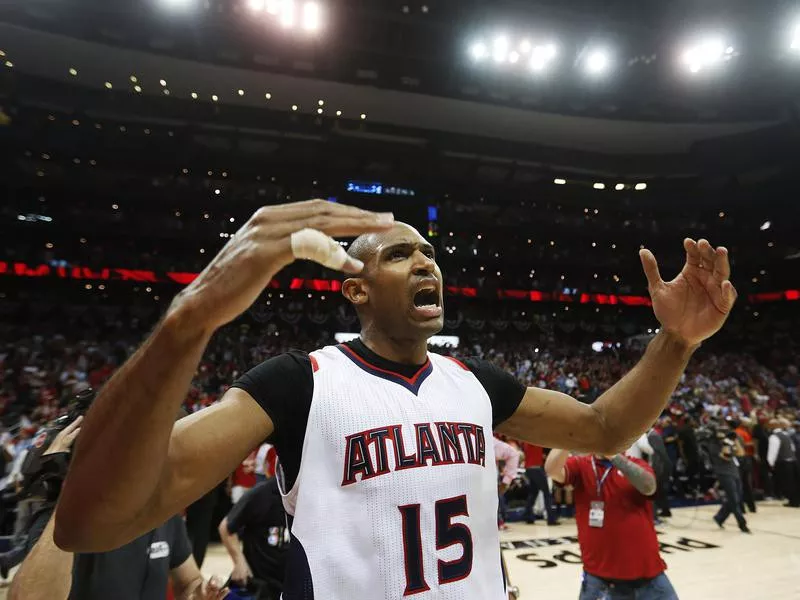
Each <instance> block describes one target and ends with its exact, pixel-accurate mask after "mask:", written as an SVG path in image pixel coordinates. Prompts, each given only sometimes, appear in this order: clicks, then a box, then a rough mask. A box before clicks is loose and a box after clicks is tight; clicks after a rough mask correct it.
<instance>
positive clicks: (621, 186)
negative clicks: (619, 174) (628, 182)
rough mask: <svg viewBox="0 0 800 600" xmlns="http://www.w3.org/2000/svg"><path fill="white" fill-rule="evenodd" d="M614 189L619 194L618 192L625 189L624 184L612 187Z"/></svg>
mask: <svg viewBox="0 0 800 600" xmlns="http://www.w3.org/2000/svg"><path fill="white" fill-rule="evenodd" d="M614 189H615V190H617V191H618V192H620V191H622V190H624V189H625V184H624V183H618V184H617V185H615V186H614Z"/></svg>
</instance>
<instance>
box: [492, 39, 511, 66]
mask: <svg viewBox="0 0 800 600" xmlns="http://www.w3.org/2000/svg"><path fill="white" fill-rule="evenodd" d="M492 58H493V59H494V61H495V62H498V63H502V62H505V61H506V60H507V59H508V38H507V37H506V36H505V35H498V36H497V37H496V38H494V42H493V43H492Z"/></svg>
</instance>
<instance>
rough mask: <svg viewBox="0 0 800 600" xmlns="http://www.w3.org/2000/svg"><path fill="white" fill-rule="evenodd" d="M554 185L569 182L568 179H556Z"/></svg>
mask: <svg viewBox="0 0 800 600" xmlns="http://www.w3.org/2000/svg"><path fill="white" fill-rule="evenodd" d="M553 183H555V184H556V185H564V184H566V183H567V180H566V179H558V178H556V179H553Z"/></svg>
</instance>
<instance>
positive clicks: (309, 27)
mask: <svg viewBox="0 0 800 600" xmlns="http://www.w3.org/2000/svg"><path fill="white" fill-rule="evenodd" d="M321 12H322V11H321V10H320V7H319V4H317V3H316V2H306V3H305V4H304V5H303V29H305V30H306V31H317V30H318V29H319V28H320V25H321V21H322V19H321Z"/></svg>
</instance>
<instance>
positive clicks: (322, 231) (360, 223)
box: [173, 200, 394, 330]
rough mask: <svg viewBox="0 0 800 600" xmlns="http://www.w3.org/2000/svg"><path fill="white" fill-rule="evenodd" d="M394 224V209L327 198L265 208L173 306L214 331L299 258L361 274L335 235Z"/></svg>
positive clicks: (360, 265) (217, 256) (352, 234)
mask: <svg viewBox="0 0 800 600" xmlns="http://www.w3.org/2000/svg"><path fill="white" fill-rule="evenodd" d="M393 224H394V217H393V215H392V214H391V213H375V212H371V211H367V210H361V209H359V208H355V207H352V206H346V205H344V204H337V203H334V202H326V201H324V200H309V201H307V202H296V203H293V204H281V205H277V206H264V207H262V208H259V209H258V210H257V211H256V212H255V214H253V216H252V217H251V218H250V219H249V220H248V221H247V223H245V224H244V225H243V226H242V227H241V229H239V231H237V232H236V234H235V235H234V236H233V238H231V240H230V241H229V242H228V243H227V244H226V245H225V246H224V247H223V248H222V250H220V251H219V253H218V254H217V255H216V256H215V257H214V258H213V259H212V261H211V262H210V263H209V265H208V266H207V267H206V268H205V269H203V272H202V273H200V275H198V276H197V278H196V279H195V280H194V281H193V282H192V283H191V284H189V285H188V286H187V287H186V288H185V289H184V290H183V291H182V292H181V293H180V294H178V296H177V297H176V299H175V302H174V303H173V308H177V307H180V306H186V307H188V308H189V312H190V313H191V314H192V315H194V317H195V320H196V321H197V322H199V323H201V324H202V325H203V326H204V328H207V329H209V330H214V329H216V328H218V327H221V326H222V325H224V324H226V323H228V322H230V321H232V320H233V319H235V318H236V317H238V316H239V315H240V314H241V313H243V312H244V311H245V310H247V308H249V307H250V305H251V304H252V303H253V302H254V301H255V300H256V298H258V296H259V294H261V291H262V290H263V289H264V287H265V286H266V285H267V284H268V283H269V282H270V280H271V279H272V277H273V276H274V275H275V274H276V273H277V272H278V271H280V270H281V269H282V268H284V267H285V266H286V265H288V264H290V263H291V262H293V261H294V260H296V259H297V258H306V259H310V260H315V261H316V262H319V263H321V264H324V265H325V266H328V267H331V268H336V269H339V270H341V271H344V272H346V273H354V274H355V273H359V272H360V271H361V269H362V268H363V267H364V265H363V264H362V263H361V262H360V261H358V260H356V259H354V258H353V257H350V256H347V255H346V253H345V252H344V250H343V249H342V248H341V246H339V245H338V243H337V242H335V241H334V240H333V239H332V237H333V236H357V235H361V234H362V233H371V232H378V231H383V230H386V229H390V228H391V227H392V225H393Z"/></svg>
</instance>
